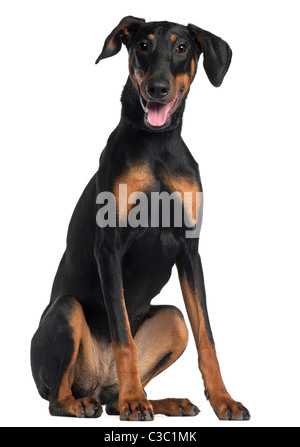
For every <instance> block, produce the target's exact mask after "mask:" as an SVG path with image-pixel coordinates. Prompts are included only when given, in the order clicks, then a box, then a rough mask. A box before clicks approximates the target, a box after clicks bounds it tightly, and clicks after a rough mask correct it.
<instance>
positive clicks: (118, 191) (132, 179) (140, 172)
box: [113, 164, 155, 219]
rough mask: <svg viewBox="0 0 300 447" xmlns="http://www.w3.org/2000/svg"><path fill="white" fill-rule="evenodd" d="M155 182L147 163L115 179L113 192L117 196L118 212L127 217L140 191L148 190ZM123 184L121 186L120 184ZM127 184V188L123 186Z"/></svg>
mask: <svg viewBox="0 0 300 447" xmlns="http://www.w3.org/2000/svg"><path fill="white" fill-rule="evenodd" d="M154 183H155V180H154V177H153V174H152V172H151V169H150V168H149V166H148V165H147V164H138V165H135V166H133V167H131V168H130V169H128V170H126V171H125V172H123V173H122V174H121V175H120V176H119V177H118V178H117V179H116V181H115V185H114V189H113V193H114V195H115V198H116V208H117V214H118V216H119V217H120V219H123V218H126V216H127V215H128V213H129V211H130V210H131V208H132V206H133V204H132V203H131V204H129V203H128V199H129V196H131V197H130V202H135V199H136V198H137V197H138V193H139V192H146V191H148V190H149V189H150V188H151V187H152V186H153V185H154ZM120 185H121V186H120ZM123 185H126V188H125V187H124V186H123Z"/></svg>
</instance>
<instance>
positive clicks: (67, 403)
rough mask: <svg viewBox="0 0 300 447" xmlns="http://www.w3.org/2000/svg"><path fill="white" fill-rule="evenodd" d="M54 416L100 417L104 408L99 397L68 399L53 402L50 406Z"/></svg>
mask: <svg viewBox="0 0 300 447" xmlns="http://www.w3.org/2000/svg"><path fill="white" fill-rule="evenodd" d="M49 411H50V414H51V415H52V416H69V417H77V418H98V417H100V416H101V414H102V412H103V410H102V406H101V405H100V403H99V402H98V401H97V399H94V398H92V397H91V398H90V397H84V398H82V399H66V400H63V401H60V402H52V403H50V406H49Z"/></svg>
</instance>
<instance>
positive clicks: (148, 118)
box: [140, 93, 180, 128]
mask: <svg viewBox="0 0 300 447" xmlns="http://www.w3.org/2000/svg"><path fill="white" fill-rule="evenodd" d="M140 100H141V104H142V107H143V109H144V112H145V123H146V125H148V127H153V128H164V127H167V126H168V125H169V124H170V121H171V115H172V114H173V113H174V112H175V110H176V109H177V106H178V103H179V100H180V93H178V95H177V96H176V98H175V99H174V100H173V101H171V102H169V104H162V103H160V102H151V101H146V100H145V99H144V98H143V96H142V95H140Z"/></svg>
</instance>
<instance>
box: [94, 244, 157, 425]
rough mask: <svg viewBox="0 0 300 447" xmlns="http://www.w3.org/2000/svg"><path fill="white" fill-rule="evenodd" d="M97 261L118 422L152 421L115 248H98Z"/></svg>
mask: <svg viewBox="0 0 300 447" xmlns="http://www.w3.org/2000/svg"><path fill="white" fill-rule="evenodd" d="M96 258H97V263H98V269H99V274H100V278H101V285H102V291H103V295H104V301H105V305H106V309H107V314H108V320H109V326H110V332H111V340H112V348H113V352H114V356H115V361H116V368H117V374H118V379H119V402H118V407H119V411H120V419H121V420H131V421H135V420H137V421H138V420H152V419H153V408H152V405H151V404H150V402H149V401H148V400H147V398H146V395H145V392H144V390H143V387H142V384H141V380H140V377H139V369H138V356H137V348H136V345H135V342H134V340H133V338H132V335H131V330H130V324H129V319H128V314H127V310H126V304H125V299H124V293H123V283H122V269H121V262H120V256H119V254H118V253H117V251H116V250H115V249H113V248H111V247H104V246H101V247H99V248H98V249H97V251H96Z"/></svg>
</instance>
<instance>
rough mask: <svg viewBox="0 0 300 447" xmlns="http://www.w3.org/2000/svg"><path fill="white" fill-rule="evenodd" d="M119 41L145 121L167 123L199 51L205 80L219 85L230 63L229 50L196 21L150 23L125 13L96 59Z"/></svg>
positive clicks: (188, 81) (116, 48)
mask: <svg viewBox="0 0 300 447" xmlns="http://www.w3.org/2000/svg"><path fill="white" fill-rule="evenodd" d="M122 43H123V44H124V45H125V46H126V47H127V50H128V53H129V73H130V78H131V81H132V83H133V85H134V87H135V89H136V92H137V94H138V95H139V98H140V103H141V107H142V108H143V110H144V113H145V118H144V123H145V125H146V126H147V127H148V128H150V129H153V130H163V129H165V128H167V127H168V126H169V125H170V123H171V121H172V116H173V115H175V112H176V110H177V109H178V108H179V106H180V104H182V103H183V101H184V99H185V98H186V95H187V93H188V91H189V88H190V85H191V83H192V82H193V79H194V77H195V74H196V71H197V65H198V60H199V57H200V55H201V54H202V53H203V57H204V61H203V65H204V69H205V72H206V74H207V76H208V79H209V80H210V82H211V83H212V84H213V85H214V86H215V87H219V86H220V85H221V84H222V82H223V79H224V76H225V74H226V72H227V70H228V68H229V65H230V61H231V55H232V52H231V49H230V47H229V45H228V44H227V43H226V42H225V41H224V40H222V39H221V38H220V37H217V36H215V35H214V34H211V33H209V32H208V31H204V30H203V29H201V28H198V27H197V26H195V25H188V26H182V25H178V24H175V23H170V22H149V23H146V22H145V20H143V19H138V18H135V17H131V16H128V17H125V18H124V19H123V20H121V22H120V23H119V25H118V26H117V27H116V28H115V29H114V30H113V31H112V32H111V34H110V35H109V36H108V37H107V39H106V41H105V43H104V47H103V50H102V53H101V54H100V56H99V57H98V59H97V60H96V64H97V63H98V62H99V61H100V60H102V59H105V58H107V57H111V56H114V55H115V54H117V53H118V52H119V51H120V49H121V47H122Z"/></svg>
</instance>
